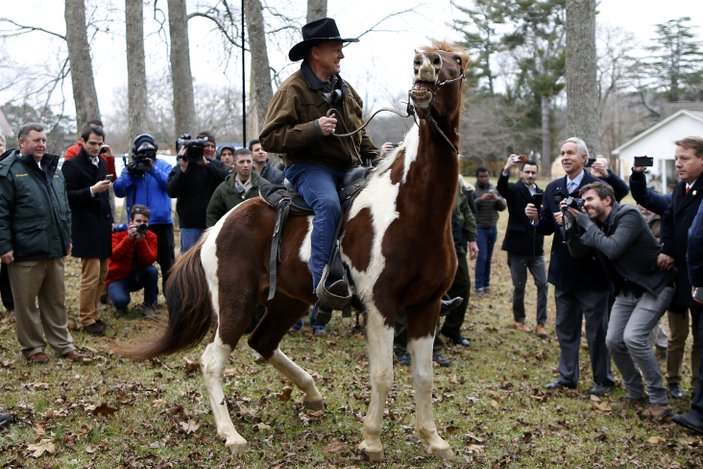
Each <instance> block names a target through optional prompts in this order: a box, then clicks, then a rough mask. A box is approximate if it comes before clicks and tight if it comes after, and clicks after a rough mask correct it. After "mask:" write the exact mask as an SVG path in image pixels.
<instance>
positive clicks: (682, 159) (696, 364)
mask: <svg viewBox="0 0 703 469" xmlns="http://www.w3.org/2000/svg"><path fill="white" fill-rule="evenodd" d="M674 157H675V160H676V163H675V165H676V172H677V174H678V177H679V179H680V180H681V181H680V182H679V183H678V184H677V185H676V187H675V188H674V191H673V194H672V197H671V204H670V205H669V207H667V209H666V210H665V211H664V213H663V214H662V225H661V238H662V252H661V254H660V255H659V258H658V259H657V263H658V264H659V268H660V269H673V268H675V269H676V270H677V274H676V294H675V295H674V299H673V301H672V302H671V307H670V308H669V330H670V331H671V335H670V336H669V343H668V347H667V360H666V374H667V380H668V381H669V393H670V394H671V397H673V398H677V399H681V398H682V397H683V391H682V390H681V364H682V363H683V355H684V348H685V346H686V337H688V327H689V312H690V317H691V331H692V332H691V334H692V335H693V346H692V348H691V370H692V373H693V379H692V382H693V383H694V386H695V382H696V379H697V377H698V370H699V368H700V366H701V347H700V337H699V334H698V332H697V328H698V321H699V320H700V316H701V311H703V306H701V305H699V304H697V303H695V302H694V301H693V299H692V298H691V282H690V280H689V278H688V271H687V268H686V246H687V243H688V229H689V228H690V227H691V225H693V219H694V218H695V216H696V212H697V211H698V207H699V206H700V204H701V199H702V198H703V177H701V174H702V173H703V139H701V138H700V137H688V138H684V139H681V140H679V141H677V142H676V154H675V156H674Z"/></svg>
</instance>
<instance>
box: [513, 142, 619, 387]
mask: <svg viewBox="0 0 703 469" xmlns="http://www.w3.org/2000/svg"><path fill="white" fill-rule="evenodd" d="M586 161H588V147H587V146H586V143H585V142H584V141H583V140H581V139H580V138H576V137H571V138H568V139H566V140H565V141H564V142H562V145H561V164H562V167H563V168H564V171H565V172H566V176H564V177H562V178H559V179H555V180H554V181H552V182H550V183H549V184H548V185H547V188H546V189H545V191H544V197H543V199H542V209H541V210H540V211H538V210H537V208H536V207H535V206H534V204H528V205H527V206H526V207H525V214H526V215H527V216H528V218H530V220H532V221H533V222H534V223H536V225H537V231H538V232H539V233H542V234H544V235H550V234H554V239H553V240H552V251H551V257H550V262H549V276H548V280H549V283H551V284H552V285H554V287H555V290H554V297H555V300H556V309H557V311H556V312H557V318H556V332H557V338H558V339H559V347H560V349H561V356H560V360H559V378H557V379H556V380H555V381H552V382H551V383H548V384H547V385H546V386H545V387H546V388H547V389H557V388H572V389H573V388H575V387H576V386H577V385H578V381H579V348H580V346H581V326H582V322H583V319H584V317H585V319H586V338H587V340H588V352H589V354H590V358H591V371H592V372H593V379H594V381H595V383H596V386H595V387H593V388H591V389H590V391H589V392H590V393H592V394H607V393H608V392H610V391H611V390H612V389H613V387H614V385H615V381H614V380H613V376H612V374H611V372H610V357H609V355H608V350H607V348H606V345H605V336H606V332H607V329H608V296H609V293H610V290H611V285H610V282H609V281H608V278H607V276H606V275H605V272H604V271H603V267H602V266H601V264H600V262H599V261H598V259H597V258H596V256H595V252H593V251H592V250H591V251H586V253H585V255H583V257H578V258H576V257H574V256H572V254H571V252H570V251H569V247H568V246H567V245H566V244H565V243H564V240H565V229H564V228H565V226H564V223H565V221H566V222H567V223H568V217H567V216H565V210H564V207H565V201H566V199H567V198H568V197H570V196H572V197H576V196H577V195H578V191H579V188H580V187H582V186H585V185H586V184H590V183H592V182H596V181H598V179H596V178H595V177H593V176H591V175H590V174H588V173H587V172H586V171H585V170H584V167H585V165H586ZM606 182H607V180H606ZM569 216H571V215H569ZM571 222H572V223H573V219H572V221H571Z"/></svg>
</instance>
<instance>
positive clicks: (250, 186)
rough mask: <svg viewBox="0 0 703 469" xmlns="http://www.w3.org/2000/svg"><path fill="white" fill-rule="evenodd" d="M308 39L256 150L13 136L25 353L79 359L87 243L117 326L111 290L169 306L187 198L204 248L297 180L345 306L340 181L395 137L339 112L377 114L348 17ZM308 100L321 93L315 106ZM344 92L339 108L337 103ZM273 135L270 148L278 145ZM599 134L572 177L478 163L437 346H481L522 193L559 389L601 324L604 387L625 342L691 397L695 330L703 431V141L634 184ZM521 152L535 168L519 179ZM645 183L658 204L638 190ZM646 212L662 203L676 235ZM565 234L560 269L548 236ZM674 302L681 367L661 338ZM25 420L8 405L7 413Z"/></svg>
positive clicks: (653, 399) (88, 314) (455, 224)
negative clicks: (478, 316)
mask: <svg viewBox="0 0 703 469" xmlns="http://www.w3.org/2000/svg"><path fill="white" fill-rule="evenodd" d="M302 32H303V41H302V42H300V43H298V44H296V45H295V46H294V47H293V48H292V49H291V51H290V53H289V57H290V59H291V60H293V61H298V60H302V64H301V67H300V70H299V71H298V72H296V73H294V74H293V75H292V76H291V77H290V78H289V79H288V80H287V81H286V82H284V83H283V84H282V85H281V87H279V89H278V91H277V92H276V94H275V96H274V97H273V100H272V103H271V107H270V109H269V111H268V113H267V116H266V119H265V123H264V125H263V128H262V132H261V136H260V139H261V140H260V141H259V140H252V141H251V142H250V144H249V146H248V148H235V147H234V146H232V145H228V144H225V145H221V146H220V147H219V148H218V147H217V142H216V138H215V136H214V135H213V134H212V133H211V132H208V131H202V132H200V133H199V134H198V135H197V136H196V138H195V139H194V140H192V141H183V142H181V148H180V150H179V154H178V162H177V164H176V166H175V167H171V165H170V164H169V163H167V162H166V161H164V160H163V159H160V158H159V157H158V153H157V151H158V145H157V142H156V141H155V139H154V138H153V136H151V135H150V134H141V135H139V136H137V137H136V138H135V139H134V141H133V145H132V149H131V150H132V159H131V161H130V163H129V164H128V165H127V166H126V167H125V168H124V169H123V170H122V173H121V174H119V175H117V174H115V166H114V156H113V155H112V150H111V148H110V147H109V145H107V144H106V143H105V141H106V135H105V131H104V128H103V125H102V123H101V122H99V121H91V122H89V123H88V124H87V125H86V127H85V128H84V129H83V130H82V132H81V134H80V138H79V140H78V142H77V143H76V145H74V146H72V147H71V148H69V149H68V150H67V152H66V154H65V161H64V163H63V166H62V168H61V169H59V157H58V156H56V155H50V154H47V153H46V138H47V137H46V132H45V129H44V128H43V126H41V125H39V124H33V123H29V124H25V125H23V126H22V127H21V128H20V129H19V131H18V133H17V139H18V148H17V149H12V150H8V151H5V148H4V147H5V143H6V142H5V141H4V138H3V139H0V146H2V156H0V256H1V259H2V276H0V283H1V285H0V286H1V289H0V292H1V293H2V301H3V304H4V305H5V308H6V309H7V310H11V311H14V316H15V321H16V334H17V339H18V342H19V344H20V347H21V352H22V354H23V355H24V356H25V357H26V359H27V360H28V361H29V362H30V363H39V364H41V363H47V362H48V361H49V357H48V356H47V354H46V353H45V351H46V347H47V345H48V346H50V347H51V348H53V349H54V351H55V352H56V354H57V355H58V356H60V357H63V358H65V359H68V360H72V361H83V360H85V359H86V358H87V357H86V355H85V354H83V353H81V352H79V351H78V350H77V349H76V347H75V345H74V343H73V338H72V336H71V333H70V332H69V328H68V315H67V311H66V304H65V282H64V278H65V276H64V269H65V266H64V258H65V257H66V256H68V255H71V256H73V257H75V258H77V259H80V265H81V274H80V299H79V311H78V316H79V318H80V323H81V328H82V330H83V331H84V332H85V333H87V334H91V335H95V336H103V335H105V333H106V330H107V329H108V328H109V327H110V325H109V324H108V322H107V321H105V320H103V318H102V316H101V308H100V306H99V305H100V303H101V301H103V300H107V301H109V302H110V303H112V304H113V305H114V307H115V311H116V315H117V316H126V315H128V314H129V309H128V307H129V304H130V302H131V293H132V292H135V291H138V290H143V299H144V300H143V304H142V305H141V306H140V307H139V308H138V311H139V312H140V314H143V315H144V316H145V317H147V318H151V317H154V316H155V315H156V308H157V305H158V279H159V272H158V270H157V268H156V266H155V265H154V264H155V263H158V265H159V267H160V271H161V279H162V288H164V287H165V285H166V280H167V278H168V273H169V269H170V268H171V266H172V265H173V263H174V261H175V236H174V222H173V217H172V213H171V212H172V199H176V212H177V214H178V221H179V225H180V226H179V228H180V251H181V252H185V251H186V250H188V249H189V248H190V247H192V246H193V245H194V244H195V243H196V242H197V240H198V239H199V238H200V236H201V235H202V233H203V232H204V231H205V230H206V229H207V228H208V227H211V226H213V225H215V224H217V223H218V221H219V220H221V219H222V217H223V216H224V215H225V214H226V213H227V212H228V211H229V210H231V209H232V208H233V207H235V206H237V205H238V204H240V203H242V202H243V201H245V200H247V199H249V198H252V197H256V196H258V194H259V190H260V188H261V187H262V186H264V185H266V184H269V183H276V184H281V183H283V182H284V179H285V180H286V182H288V183H289V185H291V186H292V187H294V188H295V190H296V191H297V192H298V193H299V194H300V195H301V196H302V197H303V198H304V199H305V201H306V203H308V205H309V206H310V207H311V208H312V209H313V211H314V213H315V217H314V221H313V225H312V235H311V248H312V249H311V250H312V252H311V256H310V261H309V267H310V271H311V273H312V285H311V287H312V292H313V294H314V295H315V297H316V299H317V304H316V305H315V308H314V310H313V311H314V313H313V315H312V318H311V319H312V321H313V322H314V324H317V325H318V326H319V327H323V328H324V325H325V324H326V323H327V322H328V321H329V320H330V318H331V314H332V311H333V310H336V309H341V308H342V307H346V305H347V304H348V301H349V298H350V296H351V294H350V288H351V286H350V285H349V282H348V279H347V277H346V274H345V272H344V271H343V270H342V271H335V270H334V269H332V268H330V265H331V264H332V262H333V260H334V256H338V255H339V253H336V252H335V233H336V232H337V227H338V224H339V223H340V219H341V207H340V202H339V198H338V194H337V187H338V186H339V184H340V182H341V180H342V179H343V177H344V175H345V173H346V172H347V171H348V170H350V169H351V168H352V167H353V166H354V165H356V164H370V163H371V162H373V161H377V160H378V158H382V157H383V156H384V154H385V153H387V152H389V151H392V150H393V148H394V145H393V144H391V143H389V142H386V143H385V144H384V145H383V146H382V147H381V148H377V147H376V146H374V145H373V143H372V142H371V140H370V139H369V138H368V136H367V135H366V133H365V131H362V132H359V133H358V135H355V136H354V138H352V139H351V140H352V144H353V145H352V147H353V148H351V150H350V146H348V145H346V144H344V143H343V142H342V141H341V140H339V139H334V138H332V137H333V134H334V133H335V132H336V128H337V125H342V126H343V129H344V130H345V131H348V130H349V129H350V128H357V127H359V126H360V124H361V123H362V107H361V99H360V98H359V96H358V94H357V93H356V91H355V90H354V89H353V88H352V87H351V86H350V85H349V84H348V83H347V82H346V81H344V80H342V79H341V77H340V76H339V72H340V65H339V64H340V61H341V59H343V58H344V53H343V51H342V46H343V44H344V43H345V42H353V41H355V39H348V38H347V39H345V38H342V37H341V36H340V34H339V31H338V30H337V26H336V24H335V22H334V20H332V19H329V18H324V19H321V20H317V21H314V22H311V23H309V24H307V25H305V26H304V27H303V30H302ZM308 103H317V104H316V105H314V106H313V105H309V104H308ZM328 108H331V109H333V110H334V111H335V113H332V114H330V113H328V112H326V110H327V109H328ZM262 145H263V146H262ZM264 147H265V148H267V149H270V150H271V151H275V152H279V153H281V154H283V155H285V163H286V164H285V166H284V168H282V169H280V168H277V167H275V166H273V165H272V164H271V163H270V162H269V161H268V157H267V152H266V151H265V150H264ZM588 157H589V152H588V148H587V146H586V144H585V142H584V141H583V140H581V139H579V138H575V137H574V138H569V139H567V140H565V141H564V142H562V144H561V147H560V161H561V164H562V167H563V169H564V172H565V176H564V177H561V178H557V179H555V180H553V181H551V182H549V183H548V184H547V185H546V187H545V188H544V190H543V189H541V188H540V187H538V185H537V183H536V177H537V174H538V171H539V167H538V164H537V163H536V162H535V161H531V160H528V159H527V158H525V157H524V156H520V155H510V156H509V157H508V158H507V160H506V162H505V165H504V166H503V169H502V171H501V173H500V175H499V177H498V179H497V184H496V186H495V187H494V186H493V185H492V184H491V183H490V171H489V170H488V169H487V168H484V167H480V168H478V169H477V170H476V183H475V185H474V186H471V185H466V184H465V183H464V180H463V178H461V179H460V181H459V184H458V185H457V188H456V204H455V209H454V212H453V215H452V234H453V238H454V244H455V246H454V247H455V251H456V254H457V257H458V268H457V272H456V276H455V279H454V283H453V284H452V286H451V288H450V289H449V291H448V292H447V296H446V298H445V301H444V302H443V304H442V309H443V313H444V314H443V315H444V318H443V319H442V320H441V321H440V322H441V324H438V325H437V334H436V339H435V353H434V361H435V363H436V364H438V365H439V366H449V365H450V364H451V362H450V361H449V360H447V359H445V358H444V357H442V356H441V355H440V353H439V347H440V342H441V341H440V337H441V336H444V337H445V339H446V340H447V341H449V342H451V343H453V344H455V345H457V346H461V347H469V346H470V340H469V338H467V337H465V336H464V335H463V333H462V326H463V324H464V321H465V316H466V312H467V307H468V303H469V300H470V292H471V287H470V269H469V264H468V261H469V260H475V261H476V263H475V271H474V274H475V278H474V281H475V285H474V291H475V293H476V294H478V295H488V294H490V286H491V284H490V280H491V264H492V258H493V247H494V245H495V243H496V242H497V239H498V229H497V222H498V219H499V212H501V211H503V210H505V209H506V208H507V209H508V222H507V229H506V233H505V236H504V238H503V244H502V249H503V250H504V251H506V252H507V261H508V266H509V269H510V274H511V278H512V283H513V292H512V313H513V321H514V327H515V328H516V329H517V330H518V331H521V332H529V331H530V328H529V327H528V326H527V325H526V320H527V315H526V311H525V289H526V283H527V280H528V276H527V272H528V271H529V272H530V274H531V276H532V277H533V279H534V282H535V286H536V290H537V301H536V305H537V307H536V321H535V328H534V332H535V334H536V335H537V336H539V337H548V336H549V333H548V331H547V329H546V326H547V322H548V307H547V304H548V283H551V284H552V285H553V287H554V299H555V305H556V311H555V313H556V318H555V329H556V337H557V339H558V342H559V347H560V360H559V374H558V377H557V378H556V379H555V380H553V381H551V382H549V383H547V384H546V385H545V388H547V389H549V390H558V389H562V388H568V389H573V388H576V387H577V386H578V383H579V379H580V376H579V374H580V373H579V370H580V367H579V350H580V349H581V335H582V328H583V327H584V324H583V323H584V320H585V332H586V339H587V342H588V352H589V357H590V362H591V371H592V376H593V381H594V386H593V387H591V388H590V390H589V392H590V393H591V394H594V395H604V394H608V393H610V392H611V391H612V390H613V389H614V388H615V386H616V381H615V378H614V376H613V374H612V372H611V357H612V360H613V361H614V362H615V364H616V366H617V368H618V370H619V371H620V375H621V377H622V382H623V386H624V388H625V390H626V398H627V399H628V401H630V402H632V403H635V404H636V403H640V402H642V401H645V399H647V400H648V407H647V409H646V411H645V412H644V415H647V416H649V417H651V418H653V419H657V420H662V419H665V418H668V417H670V416H672V408H671V406H670V404H669V399H671V398H673V399H682V398H684V397H685V395H684V393H683V390H682V388H681V381H682V377H681V367H682V362H683V355H684V347H685V343H686V339H687V337H688V335H689V327H690V331H691V334H690V335H691V336H692V338H693V351H692V354H691V370H692V371H693V373H692V374H693V376H692V377H691V378H692V381H691V389H692V395H691V399H692V407H691V411H690V412H688V413H685V414H677V415H673V417H672V418H673V420H674V421H675V422H676V423H678V424H680V425H682V426H684V427H687V428H689V429H691V430H693V431H695V432H699V433H703V372H701V350H700V339H701V337H703V321H701V310H702V309H703V299H702V297H703V243H701V238H702V237H703V206H702V205H701V203H700V202H701V198H702V197H703V177H700V176H701V174H702V173H703V139H701V138H698V137H689V138H684V139H682V140H679V141H677V142H676V153H675V165H676V169H677V172H678V175H679V178H680V182H679V183H678V185H677V186H676V187H675V188H674V190H673V192H672V193H671V194H669V195H660V194H657V193H655V192H653V191H652V190H651V189H648V188H647V186H646V178H645V174H644V170H645V168H644V167H639V166H635V167H634V168H633V169H632V175H631V176H630V180H629V187H628V184H627V183H626V182H625V181H624V180H622V179H621V178H620V177H618V176H617V175H616V174H615V173H614V172H613V171H611V170H610V169H609V167H608V160H607V159H606V158H602V157H600V158H597V159H596V160H595V162H593V164H592V166H591V167H590V169H589V168H588V167H587V166H588V163H589V158H588ZM513 168H519V180H518V181H517V182H514V183H511V182H509V179H510V176H511V170H512V169H513ZM630 191H631V192H632V196H633V197H634V199H635V201H636V202H637V203H638V204H640V206H641V210H638V209H637V208H636V207H634V206H632V205H627V204H621V201H622V199H623V198H624V197H625V196H626V195H627V194H628V192H630ZM114 197H117V198H122V199H124V206H125V209H126V212H127V217H128V220H129V222H128V223H127V224H125V225H119V224H115V222H114V219H113V213H114V210H115V209H114ZM642 211H647V212H646V213H654V214H657V215H660V216H661V218H660V226H661V229H660V230H659V231H660V232H659V233H656V232H654V231H653V230H652V229H650V228H651V227H652V226H653V225H652V223H651V222H650V220H649V219H646V218H645V216H644V215H643V213H642ZM550 235H551V236H553V242H552V248H551V254H550V262H549V269H548V271H547V268H546V262H545V257H544V248H543V243H544V238H545V236H550ZM667 311H668V315H667V318H668V325H669V331H670V337H669V339H668V343H667V347H666V348H667V362H666V364H667V369H666V381H667V383H668V385H665V383H664V373H662V371H661V369H660V367H659V362H658V360H657V358H656V356H655V353H654V348H653V346H652V342H651V337H652V336H653V334H654V333H655V332H656V331H658V330H660V329H658V326H659V323H660V320H661V318H662V317H663V315H664V313H665V312H667ZM403 333H404V321H403V316H402V314H400V315H399V317H398V322H397V324H396V337H395V349H396V353H397V355H398V361H399V362H400V363H401V364H405V365H409V364H410V356H409V355H408V354H407V351H406V348H405V345H406V343H405V337H404V334H403ZM10 421H11V418H9V417H7V416H5V415H0V425H3V424H5V423H7V422H10Z"/></svg>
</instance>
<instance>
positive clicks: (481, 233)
mask: <svg viewBox="0 0 703 469" xmlns="http://www.w3.org/2000/svg"><path fill="white" fill-rule="evenodd" d="M497 237H498V228H496V227H495V226H491V227H489V228H479V229H478V230H477V236H476V243H477V244H478V259H476V268H475V269H474V288H476V291H483V290H485V289H486V288H489V287H490V286H491V259H492V258H493V246H495V244H496V238H497Z"/></svg>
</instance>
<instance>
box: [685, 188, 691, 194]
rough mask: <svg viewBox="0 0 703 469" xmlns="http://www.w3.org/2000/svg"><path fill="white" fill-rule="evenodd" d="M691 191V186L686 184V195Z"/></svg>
mask: <svg viewBox="0 0 703 469" xmlns="http://www.w3.org/2000/svg"><path fill="white" fill-rule="evenodd" d="M689 192H691V188H690V187H688V186H686V195H688V193H689Z"/></svg>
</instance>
